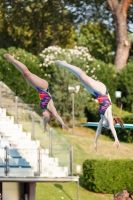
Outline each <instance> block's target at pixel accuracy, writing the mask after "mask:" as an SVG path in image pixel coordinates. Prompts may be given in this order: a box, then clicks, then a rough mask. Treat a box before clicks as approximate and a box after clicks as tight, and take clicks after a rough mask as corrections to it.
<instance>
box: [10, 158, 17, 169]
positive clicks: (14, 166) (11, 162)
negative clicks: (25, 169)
mask: <svg viewBox="0 0 133 200" xmlns="http://www.w3.org/2000/svg"><path fill="white" fill-rule="evenodd" d="M9 167H13V168H18V167H19V165H17V164H16V162H15V160H14V159H13V158H9Z"/></svg>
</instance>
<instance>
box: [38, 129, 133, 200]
mask: <svg viewBox="0 0 133 200" xmlns="http://www.w3.org/2000/svg"><path fill="white" fill-rule="evenodd" d="M56 130H57V131H58V132H59V133H60V134H61V135H62V136H63V137H64V138H66V139H67V141H68V142H69V143H70V144H71V146H72V147H73V150H74V151H73V152H74V167H75V165H77V164H81V165H82V163H83V162H84V161H85V160H86V159H92V158H93V159H102V158H107V159H126V158H129V159H133V154H132V152H133V145H132V144H127V143H121V144H120V148H119V149H117V148H116V147H115V146H114V145H113V144H114V141H112V140H111V139H110V138H108V137H106V136H103V135H100V137H99V140H98V151H97V152H96V151H95V150H94V148H93V141H94V135H95V131H94V130H92V129H90V128H86V127H75V135H73V134H72V129H69V131H68V132H67V131H62V130H61V129H60V128H56ZM44 199H45V200H58V199H64V200H77V188H76V183H57V182H56V183H37V190H36V200H44ZM90 199H91V200H103V199H104V200H112V199H113V194H99V193H93V192H90V191H88V190H87V189H85V188H84V187H83V186H82V179H80V200H90Z"/></svg>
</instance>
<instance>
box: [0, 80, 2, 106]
mask: <svg viewBox="0 0 133 200" xmlns="http://www.w3.org/2000/svg"><path fill="white" fill-rule="evenodd" d="M1 107H2V82H1V81H0V108H1Z"/></svg>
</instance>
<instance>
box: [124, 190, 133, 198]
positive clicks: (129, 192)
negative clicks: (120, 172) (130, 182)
mask: <svg viewBox="0 0 133 200" xmlns="http://www.w3.org/2000/svg"><path fill="white" fill-rule="evenodd" d="M124 190H126V191H127V192H128V194H129V197H130V199H132V196H131V194H132V193H131V191H130V190H129V189H124Z"/></svg>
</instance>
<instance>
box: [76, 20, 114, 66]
mask: <svg viewBox="0 0 133 200" xmlns="http://www.w3.org/2000/svg"><path fill="white" fill-rule="evenodd" d="M77 40H78V41H77V44H78V45H79V46H85V47H87V48H88V49H89V52H90V54H91V55H92V56H93V57H94V58H96V59H99V60H102V61H104V62H106V63H113V61H114V53H113V52H114V51H115V48H116V45H115V36H114V31H112V32H111V31H110V30H109V29H108V28H107V26H106V25H104V24H102V23H100V22H97V23H93V22H88V23H87V24H85V25H84V24H82V25H81V27H80V29H79V34H78V37H77Z"/></svg>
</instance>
